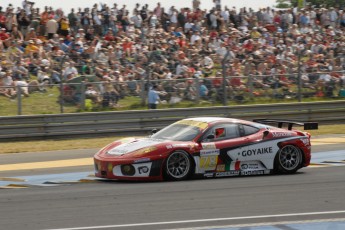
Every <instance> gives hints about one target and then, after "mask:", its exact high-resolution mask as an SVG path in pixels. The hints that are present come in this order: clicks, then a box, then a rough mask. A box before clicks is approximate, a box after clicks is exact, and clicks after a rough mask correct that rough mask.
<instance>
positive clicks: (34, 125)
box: [0, 100, 345, 141]
mask: <svg viewBox="0 0 345 230" xmlns="http://www.w3.org/2000/svg"><path fill="white" fill-rule="evenodd" d="M344 105H345V100H341V101H332V102H308V103H306V102H302V103H279V104H261V105H239V106H215V107H209V108H179V109H157V110H141V111H138V110H132V111H116V112H98V113H95V112H86V113H71V114H48V115H30V116H28V115H22V116H7V117H6V116H3V117H0V140H3V141H6V140H20V139H28V138H29V139H32V138H40V139H42V138H54V139H56V138H70V137H81V136H83V137H85V136H92V137H96V136H99V135H114V136H115V135H133V134H141V135H143V134H148V133H149V131H150V130H152V129H154V128H157V129H160V128H162V127H164V126H166V125H169V124H171V123H172V122H175V121H177V120H180V119H183V118H188V117H198V116H217V117H219V116H220V117H232V118H240V119H246V120H253V119H260V118H270V119H286V120H294V121H314V122H319V123H321V124H326V123H343V122H345V115H344V114H345V106H344Z"/></svg>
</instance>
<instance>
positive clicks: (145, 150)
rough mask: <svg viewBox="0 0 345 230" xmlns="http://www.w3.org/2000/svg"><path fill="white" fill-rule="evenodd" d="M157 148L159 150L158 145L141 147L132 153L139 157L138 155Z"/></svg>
mask: <svg viewBox="0 0 345 230" xmlns="http://www.w3.org/2000/svg"><path fill="white" fill-rule="evenodd" d="M155 150H157V147H154V146H152V147H148V148H143V149H139V150H137V151H135V152H133V153H132V154H131V155H132V156H136V157H138V156H142V155H144V154H146V153H149V152H153V151H155Z"/></svg>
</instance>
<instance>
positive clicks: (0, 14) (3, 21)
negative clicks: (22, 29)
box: [0, 11, 6, 28]
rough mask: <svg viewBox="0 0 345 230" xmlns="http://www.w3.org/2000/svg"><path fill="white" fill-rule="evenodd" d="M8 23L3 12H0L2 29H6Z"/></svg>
mask: <svg viewBox="0 0 345 230" xmlns="http://www.w3.org/2000/svg"><path fill="white" fill-rule="evenodd" d="M5 23H6V16H5V13H4V12H3V11H0V27H1V28H4V27H5Z"/></svg>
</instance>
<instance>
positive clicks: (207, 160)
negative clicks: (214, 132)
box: [199, 155, 218, 171]
mask: <svg viewBox="0 0 345 230" xmlns="http://www.w3.org/2000/svg"><path fill="white" fill-rule="evenodd" d="M217 163H218V156H217V155H211V156H205V157H200V163H199V167H200V168H201V169H203V170H205V171H208V170H215V169H216V166H217Z"/></svg>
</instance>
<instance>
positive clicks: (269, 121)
mask: <svg viewBox="0 0 345 230" xmlns="http://www.w3.org/2000/svg"><path fill="white" fill-rule="evenodd" d="M253 121H254V122H257V123H261V124H277V126H278V128H283V125H284V124H287V125H288V130H291V129H292V127H293V125H298V126H304V130H313V129H318V128H319V123H317V122H297V121H288V120H279V119H277V120H275V119H254V120H253Z"/></svg>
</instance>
